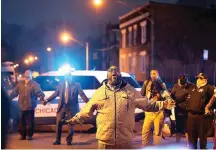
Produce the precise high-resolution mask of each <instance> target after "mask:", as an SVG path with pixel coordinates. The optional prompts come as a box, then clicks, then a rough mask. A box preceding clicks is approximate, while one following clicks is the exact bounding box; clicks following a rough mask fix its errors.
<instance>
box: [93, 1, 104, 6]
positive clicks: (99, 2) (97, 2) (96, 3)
mask: <svg viewBox="0 0 216 150" xmlns="http://www.w3.org/2000/svg"><path fill="white" fill-rule="evenodd" d="M93 2H94V5H95V6H97V7H98V6H100V5H101V4H102V0H94V1H93Z"/></svg>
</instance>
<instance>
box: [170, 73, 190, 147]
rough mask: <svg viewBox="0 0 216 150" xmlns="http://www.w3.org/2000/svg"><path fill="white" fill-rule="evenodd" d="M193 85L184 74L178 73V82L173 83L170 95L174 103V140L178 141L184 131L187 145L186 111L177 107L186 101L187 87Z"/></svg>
mask: <svg viewBox="0 0 216 150" xmlns="http://www.w3.org/2000/svg"><path fill="white" fill-rule="evenodd" d="M192 86H194V85H193V84H192V83H190V82H189V81H188V78H187V76H186V75H180V76H179V77H178V83H177V84H175V85H174V86H173V88H172V91H171V96H172V98H173V99H174V101H175V103H176V107H175V120H176V142H177V143H179V142H180V139H181V137H182V134H184V133H185V137H186V142H187V145H188V133H187V128H186V126H187V111H186V110H185V109H182V108H180V107H179V105H181V103H184V102H185V101H186V98H187V96H188V89H190V88H191V87H192Z"/></svg>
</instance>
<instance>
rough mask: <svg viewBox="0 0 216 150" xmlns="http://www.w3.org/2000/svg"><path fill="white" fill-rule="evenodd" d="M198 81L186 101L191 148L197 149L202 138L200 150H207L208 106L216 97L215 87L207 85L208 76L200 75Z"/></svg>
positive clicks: (197, 77) (190, 90) (189, 91)
mask: <svg viewBox="0 0 216 150" xmlns="http://www.w3.org/2000/svg"><path fill="white" fill-rule="evenodd" d="M196 79H197V81H196V86H192V87H191V88H190V89H189V90H188V98H187V101H186V108H187V111H188V122H187V129H188V137H189V144H190V148H193V149H197V141H198V138H200V149H206V146H207V132H208V131H207V130H208V129H207V126H206V121H207V119H208V117H206V115H205V113H208V112H207V109H206V105H207V104H208V102H209V101H210V99H211V98H212V96H213V95H214V86H212V85H209V84H207V81H208V80H207V76H206V75H205V74H204V73H200V74H199V75H198V76H196Z"/></svg>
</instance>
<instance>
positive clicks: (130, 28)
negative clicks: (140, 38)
mask: <svg viewBox="0 0 216 150" xmlns="http://www.w3.org/2000/svg"><path fill="white" fill-rule="evenodd" d="M128 45H129V46H131V45H132V27H129V34H128Z"/></svg>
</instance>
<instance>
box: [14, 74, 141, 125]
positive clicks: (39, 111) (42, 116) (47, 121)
mask: <svg viewBox="0 0 216 150" xmlns="http://www.w3.org/2000/svg"><path fill="white" fill-rule="evenodd" d="M71 74H72V80H73V81H75V82H79V83H80V84H81V86H82V89H83V91H84V93H85V94H86V96H87V97H88V98H89V99H91V96H92V95H93V93H94V92H95V91H96V90H97V89H98V88H99V87H100V86H101V84H102V82H103V81H104V80H105V79H106V78H107V71H78V70H76V71H73V72H72V73H71ZM121 75H122V78H123V80H124V81H126V82H127V83H129V84H130V85H131V86H133V87H134V88H136V90H138V91H140V90H141V87H140V85H139V84H138V82H137V81H136V80H135V79H134V78H133V77H131V76H130V74H128V73H124V72H121ZM63 78H64V71H62V70H59V71H51V72H47V73H43V74H41V75H40V76H38V77H36V78H35V79H34V80H35V81H36V82H37V83H38V84H40V86H41V89H42V90H43V92H44V94H45V99H46V98H48V97H49V96H50V95H52V93H53V92H54V91H55V89H56V87H57V85H58V83H59V81H60V80H63ZM58 100H59V97H57V98H56V99H54V100H52V101H51V102H50V103H48V104H47V105H46V106H44V105H42V104H41V103H40V101H38V105H37V107H36V109H35V123H36V125H52V124H55V119H56V111H57V106H58ZM13 101H14V102H15V103H17V98H15V99H13ZM78 101H79V108H80V109H82V108H83V107H84V106H85V104H86V103H85V102H84V101H83V100H82V99H81V97H80V96H79V97H78ZM141 112H143V111H142V110H141V109H136V110H135V114H139V113H141ZM94 114H96V112H94ZM94 122H95V116H94V117H93V118H91V119H89V120H87V121H86V122H85V123H91V124H94Z"/></svg>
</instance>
